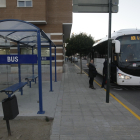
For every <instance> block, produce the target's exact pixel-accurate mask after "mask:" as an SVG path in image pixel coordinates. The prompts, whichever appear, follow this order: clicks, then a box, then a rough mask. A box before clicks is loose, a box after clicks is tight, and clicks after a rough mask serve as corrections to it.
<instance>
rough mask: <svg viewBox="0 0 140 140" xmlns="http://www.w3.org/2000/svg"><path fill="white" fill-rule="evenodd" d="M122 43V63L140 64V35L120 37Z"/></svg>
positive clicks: (120, 57) (120, 59) (120, 58)
mask: <svg viewBox="0 0 140 140" xmlns="http://www.w3.org/2000/svg"><path fill="white" fill-rule="evenodd" d="M117 40H119V41H120V43H121V50H120V56H119V61H120V62H138V61H139V62H140V35H124V36H121V37H118V38H117Z"/></svg>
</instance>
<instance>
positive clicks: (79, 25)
mask: <svg viewBox="0 0 140 140" xmlns="http://www.w3.org/2000/svg"><path fill="white" fill-rule="evenodd" d="M139 14H140V0H119V11H118V13H112V23H111V24H112V28H111V33H113V32H114V31H118V30H120V29H130V28H131V29H132V28H135V29H136V28H137V29H140V16H139ZM108 19H109V14H108V13H73V25H72V30H71V34H72V33H74V34H79V33H80V32H84V33H87V34H88V35H89V34H91V36H92V37H94V39H95V40H97V39H101V38H104V37H106V35H108Z"/></svg>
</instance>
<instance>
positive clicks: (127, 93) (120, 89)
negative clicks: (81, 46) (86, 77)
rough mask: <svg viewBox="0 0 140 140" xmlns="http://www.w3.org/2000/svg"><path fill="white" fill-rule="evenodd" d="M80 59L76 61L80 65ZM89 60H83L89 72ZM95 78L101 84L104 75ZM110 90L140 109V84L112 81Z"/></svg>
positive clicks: (85, 69)
mask: <svg viewBox="0 0 140 140" xmlns="http://www.w3.org/2000/svg"><path fill="white" fill-rule="evenodd" d="M79 62H80V61H79V60H78V62H75V64H77V65H78V66H79V67H80V63H79ZM86 64H87V60H82V67H83V70H84V71H85V72H86V73H88V68H87V66H86ZM95 80H96V81H97V82H98V83H99V84H100V85H101V83H102V76H101V75H99V74H98V75H97V76H96V78H95ZM110 92H111V93H112V94H113V95H115V96H116V97H117V98H119V97H121V98H120V100H123V99H124V100H126V101H128V102H129V103H130V104H131V105H133V106H135V107H136V108H138V109H139V110H140V86H119V85H117V84H114V83H111V88H110Z"/></svg>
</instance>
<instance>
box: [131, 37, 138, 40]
mask: <svg viewBox="0 0 140 140" xmlns="http://www.w3.org/2000/svg"><path fill="white" fill-rule="evenodd" d="M131 40H140V36H131Z"/></svg>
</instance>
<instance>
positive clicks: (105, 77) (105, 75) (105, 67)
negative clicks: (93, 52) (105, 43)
mask: <svg viewBox="0 0 140 140" xmlns="http://www.w3.org/2000/svg"><path fill="white" fill-rule="evenodd" d="M106 80H107V60H106V59H105V62H104V66H103V81H102V86H101V88H105V87H104V85H105V84H106Z"/></svg>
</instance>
